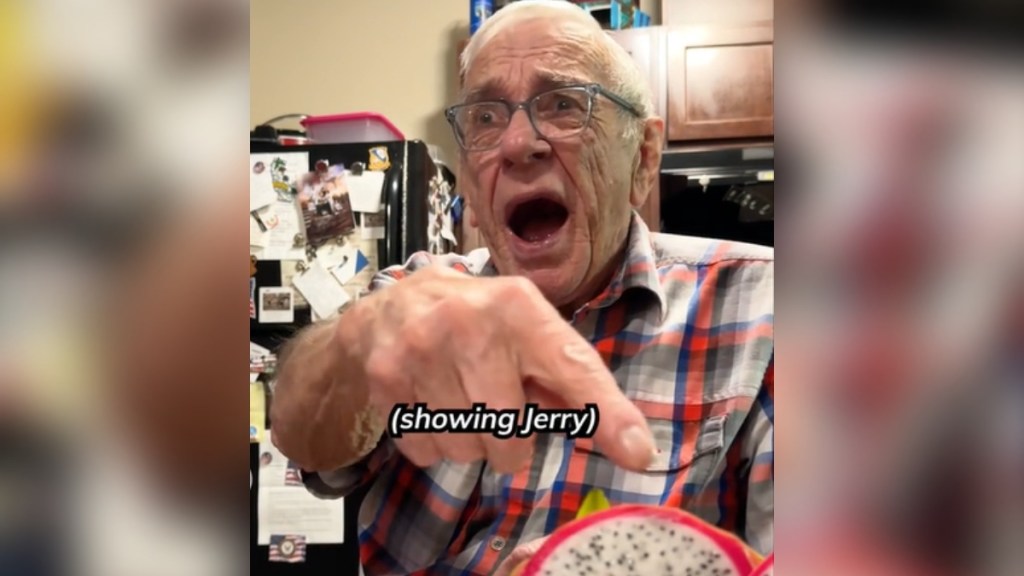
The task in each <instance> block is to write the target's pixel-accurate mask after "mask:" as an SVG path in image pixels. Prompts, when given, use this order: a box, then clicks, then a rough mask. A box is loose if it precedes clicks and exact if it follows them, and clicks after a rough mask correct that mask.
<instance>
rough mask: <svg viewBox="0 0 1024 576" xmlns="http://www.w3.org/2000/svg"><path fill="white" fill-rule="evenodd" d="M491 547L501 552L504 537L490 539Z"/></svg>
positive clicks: (503, 545)
mask: <svg viewBox="0 0 1024 576" xmlns="http://www.w3.org/2000/svg"><path fill="white" fill-rule="evenodd" d="M491 549H492V550H496V551H498V552H501V551H502V550H504V549H505V539H504V538H495V539H494V540H491Z"/></svg>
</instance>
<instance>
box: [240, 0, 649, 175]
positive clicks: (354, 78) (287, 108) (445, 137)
mask: <svg viewBox="0 0 1024 576" xmlns="http://www.w3.org/2000/svg"><path fill="white" fill-rule="evenodd" d="M659 4H660V2H659V1H658V0H646V1H642V2H641V4H640V6H641V8H642V9H643V10H646V11H648V12H649V13H651V14H652V17H653V18H654V21H655V22H657V21H658V20H657V18H658V16H659V14H660V10H659V9H658V5H659ZM250 7H251V11H250V20H249V27H250V47H251V48H250V78H251V88H250V112H249V114H250V121H251V123H252V125H254V126H255V125H256V124H259V123H260V122H263V121H265V120H268V119H270V118H273V117H274V116H278V115H280V114H288V113H304V114H330V113H340V112H356V111H374V112H379V113H381V114H384V115H385V116H387V117H388V118H389V119H390V120H391V121H392V122H394V124H395V125H396V126H397V127H398V128H399V130H401V131H402V132H404V133H405V135H406V136H407V137H409V138H418V139H422V140H426V141H427V142H430V143H432V144H437V145H439V146H440V147H441V149H442V150H443V151H444V155H445V158H446V159H447V160H448V161H449V162H454V161H455V153H456V148H455V142H454V140H453V138H452V136H451V132H450V131H449V129H448V125H447V123H446V122H445V120H444V117H443V115H442V113H441V110H443V109H444V107H445V106H446V105H448V104H450V103H452V102H453V100H454V99H455V89H456V85H455V82H456V77H457V70H456V54H455V48H456V45H457V44H458V42H459V41H460V40H462V39H464V38H465V37H466V36H467V35H468V34H469V0H430V2H426V1H424V0H373V1H371V0H303V1H301V2H283V1H281V0H252V2H251V3H250Z"/></svg>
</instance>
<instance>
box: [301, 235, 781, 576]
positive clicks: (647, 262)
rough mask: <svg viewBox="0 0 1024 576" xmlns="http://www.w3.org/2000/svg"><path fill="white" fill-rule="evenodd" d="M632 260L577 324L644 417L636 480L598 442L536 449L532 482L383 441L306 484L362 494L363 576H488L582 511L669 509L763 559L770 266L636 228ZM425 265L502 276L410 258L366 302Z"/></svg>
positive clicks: (742, 249) (769, 455)
mask: <svg viewBox="0 0 1024 576" xmlns="http://www.w3.org/2000/svg"><path fill="white" fill-rule="evenodd" d="M629 238H630V239H629V247H628V254H627V260H626V262H625V264H624V265H623V267H622V268H621V269H620V270H619V272H618V274H617V275H616V277H615V278H614V279H613V281H612V282H611V284H610V285H609V287H608V288H607V289H606V290H605V291H604V293H602V294H601V295H599V296H598V297H597V298H596V299H595V300H593V301H592V302H591V303H590V304H589V305H588V306H585V307H584V308H583V309H582V310H581V311H579V312H577V314H576V315H575V317H574V318H573V320H572V323H573V325H574V326H575V327H576V328H577V329H578V331H579V332H580V333H581V334H582V335H584V336H585V337H586V338H588V339H589V340H590V341H591V342H593V344H594V346H595V347H596V348H597V350H598V351H599V352H600V353H601V355H602V356H603V358H604V359H605V362H606V363H607V365H608V366H609V367H610V369H611V370H612V371H613V373H614V374H615V377H616V379H617V380H618V382H619V385H620V386H621V387H622V389H623V390H624V391H625V393H626V394H627V396H628V397H630V398H631V399H632V400H633V401H634V402H635V404H636V405H637V406H638V407H639V408H640V409H641V410H642V411H643V412H644V414H645V415H646V417H647V419H648V422H649V424H650V428H651V430H652V432H653V433H654V437H655V441H656V443H657V445H658V448H659V449H660V456H659V457H658V460H657V461H656V462H655V463H654V464H653V465H652V466H651V467H650V468H649V469H648V471H647V472H646V473H634V472H629V471H626V470H624V469H622V468H619V467H617V466H615V465H614V464H612V463H611V462H610V461H609V460H608V459H607V458H606V457H604V456H603V455H602V454H601V453H600V452H599V450H598V449H597V448H596V447H595V445H594V443H593V441H592V440H589V439H577V440H568V439H566V438H565V437H564V436H559V435H540V436H538V437H537V438H536V442H537V444H536V449H535V454H534V460H533V464H532V466H531V467H530V468H529V469H527V470H523V471H522V472H519V473H517V474H514V475H499V474H496V473H495V472H494V471H493V470H491V469H490V468H489V467H488V466H487V465H485V464H462V465H458V464H450V463H441V464H438V465H435V466H433V467H431V468H427V469H420V468H418V467H416V466H415V465H413V464H412V463H410V462H409V461H408V460H406V459H405V458H404V457H403V456H402V455H401V454H400V453H398V452H397V451H396V450H395V449H394V446H393V445H392V444H391V442H390V441H389V440H387V439H385V440H383V441H382V442H381V444H380V445H379V446H378V448H377V449H376V450H375V451H374V452H373V453H372V454H371V455H370V456H368V457H367V458H366V459H364V461H363V462H361V463H360V464H357V465H354V466H352V467H349V468H346V469H343V470H336V471H331V472H320V473H318V474H305V475H304V477H305V478H306V485H307V487H308V488H309V490H310V491H312V492H313V493H314V494H316V495H317V496H319V497H321V498H334V497H340V496H343V495H345V494H347V493H348V492H350V491H351V490H352V489H354V488H355V487H357V486H359V485H361V484H362V483H364V482H372V483H373V485H372V487H371V488H370V489H369V492H368V495H367V497H366V500H365V501H364V502H363V504H362V509H361V513H360V527H359V528H360V547H361V548H360V549H361V552H360V556H361V559H362V563H363V566H364V570H365V573H366V574H367V575H378V574H410V573H422V574H432V575H433V574H490V573H492V572H493V571H494V569H495V568H497V566H498V565H499V564H500V563H501V561H502V560H504V559H505V558H506V557H507V556H508V555H509V554H510V553H511V551H512V550H513V549H514V548H515V547H516V546H517V545H520V544H524V543H526V542H529V541H531V540H535V539H537V538H541V537H543V536H545V535H547V534H550V533H551V532H552V531H554V530H555V528H557V527H559V526H561V525H563V524H565V523H567V522H569V521H570V520H572V519H573V518H574V517H575V515H576V512H577V510H578V509H579V506H580V504H581V501H582V499H583V497H584V496H585V495H586V494H587V492H589V491H590V490H591V489H593V488H600V489H602V490H603V491H604V492H605V494H606V495H607V496H608V499H609V500H610V501H611V503H612V504H613V505H614V504H620V503H642V504H659V505H666V506H679V507H682V508H685V509H686V510H689V511H691V512H693V513H694V514H696V515H697V516H699V517H701V518H703V519H705V520H706V521H708V522H710V523H712V524H715V525H718V526H720V527H722V528H724V529H726V530H729V531H732V532H734V533H736V534H738V535H739V536H740V537H741V538H743V539H744V540H746V541H747V542H748V543H749V544H750V545H751V546H752V547H754V548H755V549H757V550H758V551H760V552H762V553H767V552H769V551H770V550H771V549H772V548H773V515H774V496H773V486H774V418H775V415H774V413H775V410H774V399H773V396H774V382H773V376H774V292H773V284H774V262H773V258H774V251H773V250H772V249H770V248H766V247H760V246H753V245H747V244H736V243H729V242H720V241H713V240H705V239H697V238H689V237H679V236H670V235H664V234H654V233H651V232H649V230H648V229H647V227H646V226H645V225H644V224H643V222H642V221H641V220H640V219H639V218H638V217H637V216H636V215H634V217H633V223H632V226H631V231H630V237H629ZM431 263H442V264H445V265H449V266H452V267H454V268H456V269H458V270H461V271H465V272H467V273H471V274H476V275H480V276H488V275H494V274H496V271H495V269H494V268H493V266H492V265H491V263H490V261H489V257H488V255H487V252H486V250H477V251H474V252H472V253H471V254H469V255H466V256H459V255H446V256H430V255H427V254H425V253H420V254H416V255H414V256H413V257H412V258H411V259H410V260H409V261H408V262H407V263H406V264H405V265H404V266H402V267H396V268H392V269H388V270H385V271H383V272H381V273H380V274H378V275H377V277H376V278H375V280H374V281H373V283H372V284H371V287H370V290H371V291H372V290H377V289H380V288H383V287H385V286H387V285H390V284H393V283H394V282H397V281H399V280H400V279H401V278H403V277H404V276H406V275H408V274H410V273H412V272H414V271H415V270H417V269H419V268H421V267H424V266H426V265H428V264H431Z"/></svg>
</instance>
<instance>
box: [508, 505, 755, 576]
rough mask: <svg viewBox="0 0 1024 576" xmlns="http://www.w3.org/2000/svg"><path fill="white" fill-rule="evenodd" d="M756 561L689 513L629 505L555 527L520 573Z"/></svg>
mask: <svg viewBox="0 0 1024 576" xmlns="http://www.w3.org/2000/svg"><path fill="white" fill-rule="evenodd" d="M757 560H758V558H757V556H756V554H753V553H752V552H751V551H750V550H749V549H748V548H747V547H746V546H745V545H744V544H743V543H742V542H741V541H740V540H739V539H738V538H736V537H735V536H733V535H731V534H728V533H726V532H724V531H722V530H719V529H717V528H715V527H713V526H711V525H710V524H707V523H706V522H703V521H702V520H699V519H697V518H696V517H694V516H691V515H690V514H688V513H686V512H683V511H681V510H678V509H674V508H666V507H656V506H642V505H626V506H617V507H614V508H610V509H608V510H604V511H602V512H599V513H596V514H593V515H590V516H587V517H585V518H583V519H580V520H576V521H575V522H571V523H569V524H567V525H565V526H563V527H562V528H560V529H558V530H556V531H555V532H554V533H553V534H552V535H551V537H550V538H548V540H547V541H546V542H545V543H544V545H543V546H542V547H541V548H540V550H538V551H537V554H535V555H534V556H533V557H532V558H531V559H530V560H529V561H527V562H526V563H525V565H523V569H522V572H521V574H522V575H523V576H586V575H592V576H619V575H623V576H625V575H627V574H636V575H642V576H675V575H677V574H678V575H681V576H750V574H751V572H752V571H753V569H754V564H755V562H757ZM516 573H517V574H518V573H520V572H519V571H516Z"/></svg>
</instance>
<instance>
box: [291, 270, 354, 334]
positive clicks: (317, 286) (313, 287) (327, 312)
mask: <svg viewBox="0 0 1024 576" xmlns="http://www.w3.org/2000/svg"><path fill="white" fill-rule="evenodd" d="M292 284H293V285H294V286H295V288H296V290H298V291H299V292H301V293H302V295H303V297H305V299H306V301H307V302H309V305H310V307H311V308H312V309H313V310H315V311H316V314H317V316H318V317H319V318H324V319H326V318H333V317H334V316H337V315H338V312H339V311H340V310H341V307H342V306H344V305H345V304H347V303H348V301H349V300H350V299H351V297H350V296H349V295H348V292H346V291H345V288H343V287H342V286H341V284H339V283H338V280H337V279H336V278H335V277H334V276H333V275H331V273H330V272H328V271H327V270H326V269H325V268H324V267H323V265H322V264H320V262H319V260H314V261H313V263H312V264H311V265H310V267H309V269H308V270H306V271H305V272H304V273H302V275H300V276H295V277H294V278H292Z"/></svg>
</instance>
